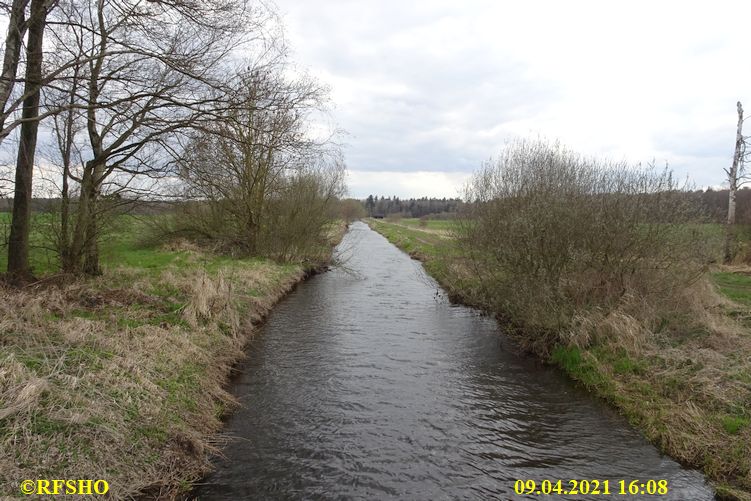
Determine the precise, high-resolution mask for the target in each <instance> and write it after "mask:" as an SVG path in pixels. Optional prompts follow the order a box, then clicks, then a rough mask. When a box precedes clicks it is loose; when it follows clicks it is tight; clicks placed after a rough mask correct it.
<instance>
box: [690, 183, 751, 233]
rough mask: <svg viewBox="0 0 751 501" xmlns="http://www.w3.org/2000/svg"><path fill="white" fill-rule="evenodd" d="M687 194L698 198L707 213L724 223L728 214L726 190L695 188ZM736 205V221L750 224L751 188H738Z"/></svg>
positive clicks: (714, 219) (713, 218)
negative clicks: (695, 189)
mask: <svg viewBox="0 0 751 501" xmlns="http://www.w3.org/2000/svg"><path fill="white" fill-rule="evenodd" d="M689 196H692V197H695V198H696V199H698V200H699V202H700V205H701V206H702V207H703V208H704V209H705V210H706V212H707V215H708V216H709V217H710V218H711V219H712V220H713V221H716V222H718V223H724V222H725V220H726V219H727V214H728V190H713V189H711V188H709V189H707V190H706V191H702V190H697V191H694V192H690V193H689ZM736 200H737V206H736V211H737V212H736V217H737V219H736V222H737V223H738V224H751V188H749V187H744V188H742V189H740V190H738V193H737V199H736Z"/></svg>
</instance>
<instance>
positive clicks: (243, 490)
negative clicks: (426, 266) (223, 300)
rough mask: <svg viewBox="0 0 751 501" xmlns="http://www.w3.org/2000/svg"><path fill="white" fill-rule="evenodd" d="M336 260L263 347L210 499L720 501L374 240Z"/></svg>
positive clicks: (299, 295)
mask: <svg viewBox="0 0 751 501" xmlns="http://www.w3.org/2000/svg"><path fill="white" fill-rule="evenodd" d="M338 250H339V253H340V254H341V255H344V256H346V262H345V265H344V267H343V269H336V270H334V271H331V272H329V273H326V274H323V275H319V276H316V277H314V278H312V279H311V280H309V281H307V282H305V283H303V284H301V285H300V286H299V287H298V288H297V289H296V290H295V292H293V293H292V294H291V295H290V296H289V297H288V298H287V299H285V300H284V301H283V302H282V303H280V304H279V305H278V306H277V308H276V309H275V310H274V312H273V313H272V315H271V316H270V317H269V319H268V322H267V323H266V325H265V326H264V327H263V329H262V330H261V332H260V333H259V335H258V336H257V337H256V338H255V340H254V341H253V343H252V345H251V347H250V353H249V357H248V361H247V363H246V365H245V366H244V367H243V373H242V375H241V376H240V378H239V380H238V382H237V383H236V386H235V387H234V392H235V394H236V395H238V396H239V398H240V400H241V403H242V405H243V407H242V408H241V409H239V410H238V411H237V412H236V413H235V414H234V415H233V416H232V417H231V418H230V420H229V421H228V424H227V432H228V433H229V434H231V435H232V436H233V437H235V440H233V441H232V442H231V443H230V444H229V446H228V447H227V448H226V450H225V451H224V454H225V456H226V457H225V458H224V459H221V460H217V463H216V466H217V471H216V472H215V473H213V474H212V475H210V476H209V477H208V478H206V479H205V480H204V483H203V485H202V487H200V488H199V489H198V490H197V491H196V495H198V496H199V498H200V499H202V500H203V499H300V498H306V499H384V498H392V499H523V498H524V497H523V496H518V495H515V494H514V490H513V486H514V481H515V480H518V479H536V480H538V481H540V480H543V479H551V480H553V481H555V480H557V479H562V480H564V486H565V485H566V481H567V480H569V479H601V480H602V479H610V480H611V491H615V490H617V489H616V488H614V487H613V486H614V485H615V484H616V483H617V480H620V479H626V480H628V481H630V480H632V479H643V480H645V481H646V480H648V479H667V480H668V481H669V486H670V491H669V494H668V495H666V496H659V497H656V496H653V497H651V498H652V499H657V498H659V499H661V500H664V499H674V500H688V499H691V500H702V499H712V497H713V495H712V491H711V489H710V488H709V487H708V486H707V485H706V484H705V482H704V479H703V477H702V476H701V475H700V474H698V473H697V472H694V471H690V470H685V469H682V468H681V467H680V466H679V465H678V464H676V463H675V462H674V461H672V460H670V459H668V458H666V457H665V456H662V455H661V454H660V453H659V452H658V451H657V450H656V449H655V448H654V447H652V446H651V445H649V444H648V443H647V442H646V441H645V440H644V439H643V438H642V437H641V436H640V435H639V434H638V433H637V432H635V431H634V430H632V429H631V428H630V427H629V426H628V424H627V423H626V422H625V421H624V420H623V419H622V418H621V417H619V416H618V415H616V414H615V413H614V412H612V411H611V410H609V409H608V408H607V407H606V406H604V405H603V404H601V403H600V402H598V401H595V400H594V399H592V398H591V397H590V396H588V395H587V394H586V393H584V392H583V391H581V390H580V389H578V388H576V387H574V386H573V385H572V384H571V383H570V382H569V381H568V380H566V379H565V378H564V377H563V376H562V375H561V374H560V373H559V372H558V371H556V370H554V369H551V368H547V367H543V366H541V365H539V364H538V363H536V362H535V361H534V360H532V359H531V358H529V357H524V356H520V355H518V354H517V353H515V352H514V351H513V350H512V349H510V348H509V347H508V346H507V345H505V344H504V341H502V336H500V335H499V331H498V326H497V324H496V322H495V321H494V320H493V319H491V318H488V317H483V316H480V315H479V314H478V313H477V312H476V311H474V310H472V309H470V308H466V307H462V306H455V305H451V304H449V303H448V302H447V301H446V300H445V299H444V298H443V296H442V295H441V294H436V292H438V287H437V285H436V284H435V282H434V281H433V280H432V279H430V278H429V277H428V276H426V275H425V273H424V271H423V269H422V267H421V265H420V264H419V263H417V262H415V261H412V260H410V259H409V257H408V256H406V255H405V254H404V253H402V252H401V251H399V250H398V249H396V248H395V247H394V246H392V245H391V244H390V243H388V242H387V241H386V240H385V239H384V238H383V237H381V236H380V235H378V234H377V233H375V232H373V231H371V230H370V229H369V228H368V227H367V226H366V225H364V224H362V223H355V224H354V225H353V226H352V229H351V231H350V232H349V233H348V234H347V235H346V237H345V239H344V241H343V242H342V244H341V245H340V247H339V249H338ZM546 498H547V499H551V497H546V496H534V497H531V498H529V499H546ZM607 498H608V496H591V497H589V498H588V497H586V496H572V497H570V498H568V499H607ZM611 498H613V499H629V500H631V499H639V496H612V497H611ZM643 498H644V499H649V498H650V496H643ZM558 499H567V498H565V497H558Z"/></svg>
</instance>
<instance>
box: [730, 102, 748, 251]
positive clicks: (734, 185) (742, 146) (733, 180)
mask: <svg viewBox="0 0 751 501" xmlns="http://www.w3.org/2000/svg"><path fill="white" fill-rule="evenodd" d="M737 106H738V125H737V128H736V132H735V153H734V154H733V165H732V166H731V167H730V170H728V169H725V173H726V174H727V176H728V186H729V194H728V218H727V225H726V230H725V263H726V264H727V263H730V262H731V261H732V260H733V257H734V256H735V207H736V196H737V193H738V188H739V186H740V185H741V184H743V182H742V179H743V177H744V171H743V161H744V160H745V153H746V140H745V138H744V137H743V106H742V105H741V102H740V101H738V103H737Z"/></svg>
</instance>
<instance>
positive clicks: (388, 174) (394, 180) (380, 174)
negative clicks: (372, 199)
mask: <svg viewBox="0 0 751 501" xmlns="http://www.w3.org/2000/svg"><path fill="white" fill-rule="evenodd" d="M348 178H349V179H348V181H349V182H348V185H349V195H350V196H352V197H355V198H365V197H367V196H368V195H376V196H380V195H382V196H389V197H391V196H397V197H399V198H421V197H439V198H443V197H445V198H457V197H461V188H462V186H464V184H465V183H466V181H467V180H468V179H469V173H467V172H430V171H416V172H401V171H361V170H354V169H350V170H349V172H348Z"/></svg>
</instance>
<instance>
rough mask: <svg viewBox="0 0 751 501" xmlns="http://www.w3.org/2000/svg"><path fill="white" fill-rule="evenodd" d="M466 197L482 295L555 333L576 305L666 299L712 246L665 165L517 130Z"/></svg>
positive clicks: (469, 249) (463, 226) (466, 230)
mask: <svg viewBox="0 0 751 501" xmlns="http://www.w3.org/2000/svg"><path fill="white" fill-rule="evenodd" d="M465 197H466V200H467V204H466V205H465V206H464V212H465V214H464V216H465V217H463V218H461V219H462V222H461V223H460V225H459V231H458V233H459V237H460V240H461V243H462V245H463V247H464V249H465V252H466V254H467V255H468V256H469V257H470V259H469V260H470V263H471V265H472V266H473V267H474V268H475V270H476V271H477V275H478V276H479V279H480V281H481V282H482V286H483V288H484V289H485V296H486V297H487V298H489V300H490V304H491V307H493V308H494V309H496V310H497V311H498V312H500V313H502V314H503V315H504V316H506V317H507V318H508V320H510V321H511V322H512V323H516V324H520V325H521V326H523V327H525V328H526V329H532V330H534V331H538V332H539V331H546V332H548V333H549V332H551V331H552V332H560V331H562V330H563V329H565V328H566V327H567V326H568V325H570V324H571V322H572V320H573V319H574V317H575V316H576V315H577V314H579V313H581V312H582V311H593V310H597V311H610V310H612V309H613V308H615V307H617V306H618V305H622V304H623V303H624V302H628V301H633V300H634V299H637V300H642V299H648V300H649V301H657V302H659V301H665V300H670V298H671V297H672V294H673V292H674V291H675V290H677V289H679V288H681V287H685V286H686V285H688V284H690V283H691V282H692V281H694V280H696V279H697V278H698V277H700V276H701V275H702V273H703V271H704V269H705V264H706V263H707V261H708V259H709V258H708V256H709V255H710V253H709V249H710V247H711V244H710V243H709V242H707V239H706V238H703V235H702V232H701V226H700V225H698V224H697V222H700V221H701V218H700V214H699V212H698V210H697V209H695V208H694V206H693V205H692V204H691V202H690V199H689V198H688V197H686V196H684V192H683V191H682V190H681V189H679V187H678V186H677V185H676V184H675V182H674V181H673V178H672V175H671V173H670V171H668V170H667V169H665V170H656V169H654V168H653V167H647V168H642V167H632V166H629V165H627V164H625V163H612V162H604V161H600V160H596V159H591V158H586V157H584V156H581V155H578V154H575V153H573V152H571V151H569V150H566V149H565V148H563V147H561V146H560V145H558V144H553V145H551V144H548V143H545V142H543V141H540V140H537V141H519V142H516V143H513V144H511V145H510V146H509V147H508V148H506V149H505V150H504V151H503V152H502V154H501V155H500V156H499V157H498V158H496V159H494V160H491V161H488V162H486V163H485V164H484V165H483V166H482V168H481V169H480V170H479V172H478V173H476V174H475V176H474V177H473V178H472V180H471V181H470V182H469V183H468V186H467V188H466V193H465ZM704 236H705V235H704ZM548 339H550V338H548Z"/></svg>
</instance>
